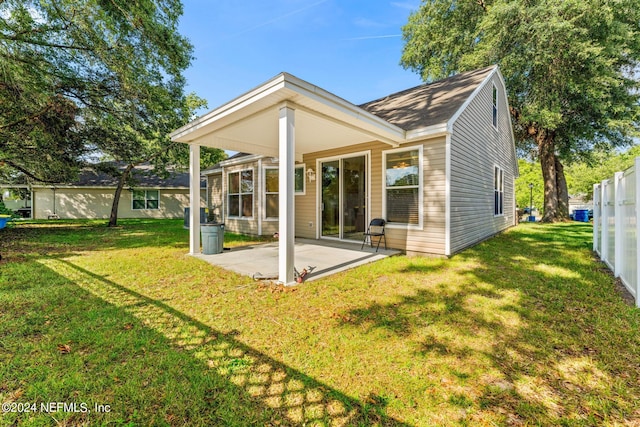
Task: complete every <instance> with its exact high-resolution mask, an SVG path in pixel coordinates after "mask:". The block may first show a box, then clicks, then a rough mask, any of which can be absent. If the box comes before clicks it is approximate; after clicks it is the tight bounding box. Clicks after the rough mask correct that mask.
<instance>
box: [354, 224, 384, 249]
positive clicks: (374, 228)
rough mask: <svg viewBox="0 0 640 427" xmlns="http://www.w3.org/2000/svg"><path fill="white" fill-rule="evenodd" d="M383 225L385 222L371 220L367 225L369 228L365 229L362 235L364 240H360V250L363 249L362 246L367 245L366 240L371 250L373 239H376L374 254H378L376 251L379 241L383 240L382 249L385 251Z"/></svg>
mask: <svg viewBox="0 0 640 427" xmlns="http://www.w3.org/2000/svg"><path fill="white" fill-rule="evenodd" d="M385 224H386V221H385V220H384V219H382V218H374V219H372V220H371V222H370V223H369V227H367V232H366V233H364V239H363V240H362V246H361V247H360V250H362V249H363V248H364V244H365V243H367V239H369V243H370V244H371V247H372V248H373V238H374V237H377V238H378V244H377V246H376V252H378V249H379V248H380V241H382V240H383V239H384V248H385V249H387V238H386V237H385V235H384V225H385Z"/></svg>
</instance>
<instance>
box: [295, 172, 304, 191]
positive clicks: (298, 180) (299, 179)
mask: <svg viewBox="0 0 640 427" xmlns="http://www.w3.org/2000/svg"><path fill="white" fill-rule="evenodd" d="M294 181H295V182H294V184H295V185H294V188H295V190H294V191H295V193H296V194H304V192H305V188H304V165H300V166H296V169H295V176H294Z"/></svg>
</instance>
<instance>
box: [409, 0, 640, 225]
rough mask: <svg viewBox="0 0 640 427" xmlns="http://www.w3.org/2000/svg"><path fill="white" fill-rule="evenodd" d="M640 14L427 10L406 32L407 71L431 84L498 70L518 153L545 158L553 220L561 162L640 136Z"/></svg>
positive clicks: (489, 7) (627, 2)
mask: <svg viewBox="0 0 640 427" xmlns="http://www.w3.org/2000/svg"><path fill="white" fill-rule="evenodd" d="M639 14H640V4H639V3H638V0H616V1H613V0H610V1H607V0H603V1H588V2H585V1H578V0H571V1H562V2H560V1H550V0H546V1H536V2H532V1H529V0H517V1H507V0H493V1H492V0H478V1H468V2H450V1H446V0H432V1H425V2H423V3H422V5H421V7H420V9H419V10H418V11H417V12H414V13H413V14H412V15H411V16H410V18H409V21H408V23H407V25H406V26H405V27H404V28H403V34H404V39H405V41H406V44H405V47H404V51H403V55H402V60H401V62H402V64H403V65H404V66H405V67H407V68H411V69H413V70H415V71H417V72H418V73H420V75H421V76H422V78H423V79H424V80H425V81H430V80H433V79H437V78H441V77H446V76H449V75H451V74H453V73H455V72H458V71H465V70H470V69H474V68H479V67H483V66H488V65H491V64H499V65H500V69H501V71H502V74H503V75H504V78H505V83H506V87H507V90H508V96H509V102H510V108H511V115H512V119H513V124H514V132H515V135H516V138H517V141H518V145H519V148H520V151H525V152H532V151H534V150H535V151H534V152H535V153H536V155H537V156H539V158H540V161H541V164H542V169H543V176H544V181H545V207H546V208H547V210H548V212H547V213H546V214H548V215H549V219H550V220H553V219H554V218H556V215H558V214H559V213H560V212H559V211H558V209H560V207H559V206H558V198H559V197H560V196H561V194H562V188H560V187H561V185H562V184H561V182H558V181H557V179H559V178H561V177H559V176H558V175H557V173H558V174H560V175H561V174H562V172H561V171H559V172H557V171H556V167H557V163H556V156H559V157H558V158H560V159H562V160H563V161H565V162H569V163H570V162H571V161H574V160H575V159H580V158H588V157H589V155H590V152H591V150H592V149H593V148H594V147H600V146H603V145H608V146H616V145H624V144H629V143H630V142H631V137H633V136H634V135H636V134H637V124H638V114H639V102H638V101H639V96H640V92H639V91H638V88H639V84H638V81H637V79H636V77H635V75H634V73H635V70H636V69H637V65H638V59H639V58H640V32H639V31H638V22H639V21H640V16H639ZM559 192H560V193H559ZM559 194H560V195H559Z"/></svg>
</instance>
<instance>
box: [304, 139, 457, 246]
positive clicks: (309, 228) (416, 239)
mask: <svg viewBox="0 0 640 427" xmlns="http://www.w3.org/2000/svg"><path fill="white" fill-rule="evenodd" d="M421 144H422V145H423V147H424V148H423V150H424V151H423V192H424V212H423V214H424V217H423V221H424V227H423V229H422V230H415V229H404V228H387V231H386V234H387V246H389V247H392V248H396V249H401V250H405V251H407V252H415V253H427V254H439V255H442V254H444V249H445V245H444V239H445V217H444V214H445V209H444V206H445V178H446V177H445V138H444V137H440V138H435V139H432V140H426V141H424V142H422V143H421ZM417 145H420V143H418V144H415V143H414V144H407V145H406V146H402V148H405V147H406V148H407V150H409V149H411V147H415V146H417ZM391 148H392V147H391V146H389V145H387V144H384V143H381V142H370V143H365V144H357V145H352V146H349V147H344V148H340V149H335V150H326V151H320V152H315V153H310V154H305V155H304V159H303V161H304V163H305V164H306V165H307V168H310V167H311V168H313V170H314V171H315V172H316V181H314V182H309V181H308V180H307V183H306V185H307V187H306V194H305V195H304V196H296V197H295V203H296V211H295V212H296V236H298V237H305V238H311V239H315V238H316V237H317V223H316V221H317V208H318V206H317V193H318V187H319V185H320V182H319V180H320V179H321V176H320V175H321V174H320V173H319V172H318V170H317V169H318V168H317V160H318V159H321V158H331V157H338V156H348V155H349V154H350V153H359V152H364V151H369V152H370V164H371V171H369V179H370V182H369V185H370V195H371V200H370V204H369V205H370V210H371V212H369V214H368V220H371V219H372V218H384V217H385V214H384V212H383V211H382V209H383V207H382V198H383V195H384V192H385V187H384V185H383V172H382V155H383V151H385V150H389V149H391Z"/></svg>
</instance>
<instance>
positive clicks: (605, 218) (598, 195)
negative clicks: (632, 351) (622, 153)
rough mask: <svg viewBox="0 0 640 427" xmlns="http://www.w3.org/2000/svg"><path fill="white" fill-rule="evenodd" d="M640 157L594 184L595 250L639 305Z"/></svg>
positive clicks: (639, 305) (638, 305)
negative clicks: (628, 165) (623, 169)
mask: <svg viewBox="0 0 640 427" xmlns="http://www.w3.org/2000/svg"><path fill="white" fill-rule="evenodd" d="M639 172H640V157H636V159H635V164H634V165H633V166H632V167H630V168H629V169H627V170H626V171H624V172H616V173H615V174H614V175H613V177H612V178H609V179H605V180H604V181H602V182H601V183H599V184H594V186H593V250H594V251H595V252H596V253H597V254H598V256H600V259H601V260H602V261H604V263H605V264H606V265H607V266H608V267H609V268H610V269H611V270H612V271H613V273H614V275H615V276H616V277H619V278H620V280H622V283H623V284H624V286H625V287H626V288H627V289H628V290H629V292H630V293H631V294H632V295H633V297H634V298H635V300H636V306H637V307H640V292H639V290H640V289H639V287H638V286H639V284H640V277H639V275H640V264H639V262H640V259H639V258H638V252H640V240H639V239H638V231H639V227H640V209H638V208H639V207H640V173H639Z"/></svg>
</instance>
